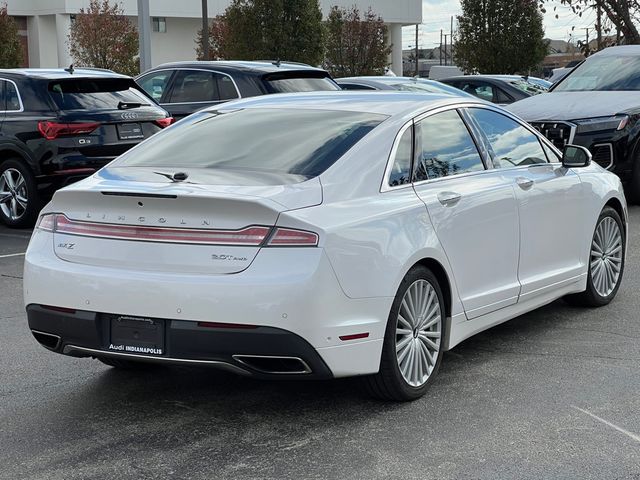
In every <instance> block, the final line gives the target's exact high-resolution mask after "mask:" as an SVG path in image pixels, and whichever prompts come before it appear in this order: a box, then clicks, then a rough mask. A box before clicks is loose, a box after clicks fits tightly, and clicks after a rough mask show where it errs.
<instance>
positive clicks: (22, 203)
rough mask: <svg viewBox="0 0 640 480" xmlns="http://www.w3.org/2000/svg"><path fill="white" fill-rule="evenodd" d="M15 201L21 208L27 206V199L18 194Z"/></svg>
mask: <svg viewBox="0 0 640 480" xmlns="http://www.w3.org/2000/svg"><path fill="white" fill-rule="evenodd" d="M16 201H17V202H18V203H19V204H20V206H21V207H22V208H23V209H26V208H27V199H26V198H24V197H21V196H20V195H16Z"/></svg>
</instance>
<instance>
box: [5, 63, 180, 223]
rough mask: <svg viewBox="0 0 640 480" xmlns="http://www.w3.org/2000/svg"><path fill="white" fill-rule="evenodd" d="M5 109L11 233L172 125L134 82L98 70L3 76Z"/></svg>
mask: <svg viewBox="0 0 640 480" xmlns="http://www.w3.org/2000/svg"><path fill="white" fill-rule="evenodd" d="M0 102H2V104H3V105H4V108H3V109H2V111H1V112H0V120H1V121H0V123H1V126H0V222H2V223H4V224H6V225H8V226H12V227H23V226H27V225H33V223H34V221H35V219H36V217H37V215H38V212H39V211H40V208H41V207H42V206H43V205H44V202H46V201H48V200H49V199H50V198H51V195H52V194H53V192H54V191H55V190H56V189H58V188H60V187H62V186H65V185H68V184H69V183H72V182H74V181H77V180H79V179H82V178H84V177H87V176H88V175H91V174H92V173H93V172H95V171H96V170H97V169H99V168H101V167H103V166H104V165H106V164H107V163H109V162H110V161H111V160H113V159H114V158H115V157H116V156H118V155H120V154H121V153H124V152H125V151H127V150H128V149H129V148H131V147H132V146H134V145H136V144H137V143H139V142H140V141H141V140H143V139H145V138H148V137H150V136H151V135H153V134H154V133H156V132H158V131H160V130H161V129H163V128H164V127H166V126H168V125H169V124H170V123H171V122H172V121H173V119H172V118H170V117H169V115H168V114H167V112H166V111H165V110H163V109H162V108H160V107H159V106H158V105H157V104H156V103H155V102H154V101H153V100H152V99H151V98H149V97H148V96H147V94H146V93H144V92H143V91H142V90H141V89H140V88H139V87H138V85H137V84H136V83H135V82H134V81H133V79H132V78H131V77H126V76H123V75H118V74H115V73H113V72H109V71H107V70H98V69H75V70H74V69H73V68H69V69H66V70H62V69H52V70H45V69H12V70H0Z"/></svg>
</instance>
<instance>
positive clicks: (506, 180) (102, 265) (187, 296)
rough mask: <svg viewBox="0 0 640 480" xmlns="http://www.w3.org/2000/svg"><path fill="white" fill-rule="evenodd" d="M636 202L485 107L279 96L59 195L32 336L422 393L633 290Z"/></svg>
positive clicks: (146, 149) (99, 355) (214, 117)
mask: <svg viewBox="0 0 640 480" xmlns="http://www.w3.org/2000/svg"><path fill="white" fill-rule="evenodd" d="M626 236H627V207H626V202H625V198H624V194H623V191H622V187H621V184H620V180H619V179H618V177H617V176H615V175H613V174H610V173H609V172H607V171H605V170H603V169H602V168H600V167H599V166H598V165H596V164H591V162H590V155H589V152H588V151H586V150H585V149H583V148H582V147H574V146H567V147H566V149H565V151H564V152H563V153H562V154H561V153H560V152H558V151H557V150H556V149H555V147H554V146H553V145H552V144H551V143H549V142H548V141H547V140H546V139H545V138H543V137H542V136H541V135H539V134H538V133H537V132H536V131H535V130H533V129H532V128H531V127H529V126H528V125H527V124H525V123H524V122H522V121H520V120H519V119H518V118H516V117H514V116H513V115H511V114H509V113H507V112H505V111H504V110H502V109H500V108H499V107H496V106H492V105H489V104H486V103H484V102H482V101H480V100H474V99H470V98H462V97H460V98H458V97H453V96H440V95H438V94H413V93H397V92H389V93H386V92H370V93H369V92H367V93H362V92H361V93H351V92H338V93H315V94H294V95H281V96H268V97H260V98H255V99H247V100H240V101H237V102H232V103H227V104H225V105H223V106H221V107H217V108H211V109H207V110H204V111H201V112H199V113H196V114H194V115H192V116H190V117H188V118H186V119H185V120H183V121H181V122H178V123H177V124H175V125H174V126H172V127H170V128H168V129H166V130H165V131H163V132H161V133H159V134H157V135H155V136H154V137H152V138H151V139H149V140H148V141H145V142H143V143H141V144H140V145H139V146H137V147H136V148H134V149H132V150H130V151H129V152H127V153H125V154H124V155H122V156H121V157H119V158H118V159H117V160H115V161H114V162H113V163H111V164H110V165H108V166H107V167H105V168H103V169H102V170H100V171H99V172H98V173H96V174H95V175H93V176H92V177H90V178H88V179H86V180H83V181H81V182H79V183H77V184H74V185H72V186H69V187H67V188H65V189H63V190H60V191H58V192H57V193H56V194H55V197H54V198H53V200H52V202H51V203H50V204H49V205H47V206H46V207H45V209H44V210H43V212H42V214H41V216H40V218H39V220H38V224H37V227H36V229H35V231H34V233H33V237H32V239H31V243H30V245H29V249H28V251H27V254H26V262H25V272H24V298H25V305H26V309H27V313H28V321H29V327H30V329H31V331H32V332H33V335H34V336H35V338H36V340H37V341H38V342H40V343H41V344H42V345H43V346H45V347H46V348H48V349H50V350H52V351H54V352H57V353H61V354H65V355H72V356H76V357H94V358H96V359H98V360H100V361H102V362H104V363H105V364H107V365H111V366H113V367H121V368H130V367H138V366H140V365H144V364H145V362H147V363H154V362H155V363H166V364H191V365H209V366H215V367H218V368H223V369H226V370H229V371H232V372H236V373H238V374H242V375H252V376H257V377H266V378H269V377H276V376H281V377H282V376H288V377H291V378H331V377H345V376H364V377H365V382H364V383H365V384H366V385H367V386H368V388H369V389H370V390H371V392H372V393H373V394H375V395H377V396H379V397H382V398H385V399H389V400H411V399H415V398H418V397H420V396H421V395H423V394H424V393H425V390H426V389H427V388H428V386H429V385H430V384H431V383H432V381H433V379H434V377H435V375H436V373H437V370H438V367H439V365H440V362H441V360H442V354H443V352H444V351H446V350H449V349H451V348H453V347H454V346H456V345H457V344H458V343H460V342H461V341H462V340H464V339H465V338H468V337H470V336H472V335H474V334H476V333H478V332H480V331H482V330H485V329H487V328H490V327H492V326H494V325H496V324H499V323H501V322H504V321H506V320H509V319H511V318H513V317H516V316H518V315H521V314H523V313H525V312H528V311H530V310H533V309H535V308H537V307H540V306H541V305H544V304H547V303H549V302H552V301H553V300H555V299H558V298H561V297H565V298H566V299H567V300H568V301H570V302H572V303H574V304H580V305H585V306H591V307H597V306H602V305H606V304H607V303H609V302H610V301H611V300H612V299H613V298H614V297H615V295H616V292H617V291H618V287H619V286H620V282H621V279H622V274H623V269H624V261H625V250H626Z"/></svg>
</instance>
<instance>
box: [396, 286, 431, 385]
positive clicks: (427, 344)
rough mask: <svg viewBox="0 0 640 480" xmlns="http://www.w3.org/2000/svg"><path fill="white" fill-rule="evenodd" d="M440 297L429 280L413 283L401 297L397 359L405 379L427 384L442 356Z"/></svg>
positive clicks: (416, 383) (408, 381)
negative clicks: (439, 356) (439, 357)
mask: <svg viewBox="0 0 640 480" xmlns="http://www.w3.org/2000/svg"><path fill="white" fill-rule="evenodd" d="M440 310H441V309H440V301H439V299H438V294H437V293H436V290H435V289H434V288H433V286H432V285H431V283H429V282H428V281H427V280H423V279H420V280H416V281H415V282H413V283H412V284H411V285H410V286H409V288H408V289H407V291H406V292H405V294H404V297H403V298H402V303H401V304H400V311H399V312H398V320H397V323H396V357H397V360H398V367H399V368H400V373H401V374H402V377H403V378H404V380H405V381H406V382H407V383H408V384H409V385H411V386H412V387H420V386H422V385H424V384H425V383H426V382H427V380H428V379H429V376H430V375H431V373H432V372H433V369H434V368H435V366H436V362H437V360H438V355H439V353H440V340H441V338H442V317H441V314H440Z"/></svg>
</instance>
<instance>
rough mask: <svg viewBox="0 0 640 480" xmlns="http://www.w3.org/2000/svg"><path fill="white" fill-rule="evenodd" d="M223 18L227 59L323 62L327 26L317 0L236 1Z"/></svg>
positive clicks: (315, 63)
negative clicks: (324, 24)
mask: <svg viewBox="0 0 640 480" xmlns="http://www.w3.org/2000/svg"><path fill="white" fill-rule="evenodd" d="M224 17H225V19H226V21H225V23H226V28H227V34H228V35H227V41H226V42H225V48H224V53H225V56H226V57H227V58H230V59H238V60H266V59H269V60H287V61H293V62H303V63H308V64H310V65H319V64H320V63H321V61H322V56H323V51H324V45H323V42H324V27H323V25H322V12H321V10H320V5H319V3H318V0H233V1H232V2H231V5H229V7H227V10H226V11H225V15H224Z"/></svg>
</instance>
